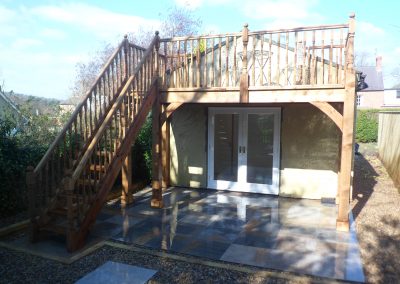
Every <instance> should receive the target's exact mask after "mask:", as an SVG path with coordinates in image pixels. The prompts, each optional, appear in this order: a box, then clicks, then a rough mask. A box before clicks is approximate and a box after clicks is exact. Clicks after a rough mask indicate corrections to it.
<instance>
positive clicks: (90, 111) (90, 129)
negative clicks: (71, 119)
mask: <svg viewBox="0 0 400 284" xmlns="http://www.w3.org/2000/svg"><path fill="white" fill-rule="evenodd" d="M89 133H90V136H92V133H93V124H92V96H90V97H89Z"/></svg>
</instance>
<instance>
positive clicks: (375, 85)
mask: <svg viewBox="0 0 400 284" xmlns="http://www.w3.org/2000/svg"><path fill="white" fill-rule="evenodd" d="M357 71H360V72H362V73H363V75H366V77H365V83H367V85H368V88H366V89H363V90H362V91H363V92H365V91H367V92H368V91H383V89H384V85H383V76H382V71H377V70H376V67H375V66H360V67H357Z"/></svg>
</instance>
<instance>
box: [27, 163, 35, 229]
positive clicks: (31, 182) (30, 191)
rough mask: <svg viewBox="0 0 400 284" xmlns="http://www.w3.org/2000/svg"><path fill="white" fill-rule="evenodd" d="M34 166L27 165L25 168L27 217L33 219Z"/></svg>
mask: <svg viewBox="0 0 400 284" xmlns="http://www.w3.org/2000/svg"><path fill="white" fill-rule="evenodd" d="M33 171H34V168H33V167H32V166H28V167H27V168H26V188H27V191H28V198H29V200H28V202H29V217H30V218H31V220H32V221H33V219H34V218H35V217H36V193H35V185H36V183H35V173H34V172H33Z"/></svg>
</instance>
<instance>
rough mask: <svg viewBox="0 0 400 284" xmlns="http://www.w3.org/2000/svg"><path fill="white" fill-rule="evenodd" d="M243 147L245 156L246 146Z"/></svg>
mask: <svg viewBox="0 0 400 284" xmlns="http://www.w3.org/2000/svg"><path fill="white" fill-rule="evenodd" d="M242 147H243V154H245V153H246V147H244V146H242Z"/></svg>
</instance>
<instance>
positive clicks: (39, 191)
mask: <svg viewBox="0 0 400 284" xmlns="http://www.w3.org/2000/svg"><path fill="white" fill-rule="evenodd" d="M144 50H145V49H143V48H141V47H138V46H136V45H133V44H130V43H129V42H128V40H127V38H126V37H125V39H124V40H123V41H122V42H121V44H120V45H119V46H118V47H117V48H116V50H115V51H114V53H113V54H112V55H111V57H110V59H109V60H108V61H107V63H106V64H105V66H104V68H103V69H102V71H101V72H100V75H99V76H98V77H97V79H96V80H95V82H94V84H93V85H92V87H91V88H90V90H89V91H88V92H87V94H86V95H85V97H84V98H83V100H82V102H81V103H80V104H79V105H78V106H77V108H76V109H75V111H74V112H73V114H72V116H71V118H70V119H69V120H68V122H67V123H66V125H65V126H64V127H63V129H62V131H61V132H60V134H59V135H58V136H57V138H56V139H55V141H54V142H53V143H52V144H51V146H50V148H49V149H48V151H47V152H46V154H45V155H44V157H43V158H42V160H41V161H40V162H39V164H38V165H37V167H36V168H35V170H34V172H33V175H31V177H30V179H31V181H30V182H31V183H32V186H31V188H32V190H34V191H35V194H33V195H32V196H33V197H32V198H31V199H30V202H31V204H30V208H31V212H32V218H33V217H35V216H37V214H38V213H39V212H40V211H41V210H43V208H48V207H49V204H50V203H51V202H55V197H56V194H57V192H58V191H59V190H60V182H61V180H62V179H63V177H64V176H65V173H66V171H68V170H72V169H73V168H74V167H75V166H76V164H77V161H78V160H79V158H80V156H81V155H82V153H83V152H84V151H85V149H86V148H87V146H88V143H89V142H90V141H91V139H92V138H93V135H94V133H96V131H97V129H98V128H99V125H101V123H102V121H103V120H104V118H105V115H106V114H107V113H108V111H109V109H110V107H111V106H112V104H113V103H114V102H115V100H116V98H117V97H118V94H119V92H120V91H121V89H122V87H123V85H124V82H125V81H126V80H127V78H128V77H129V76H131V75H132V74H133V72H134V70H135V67H136V66H137V64H138V62H139V61H140V59H141V57H142V56H143V54H144ZM32 180H33V181H32Z"/></svg>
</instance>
